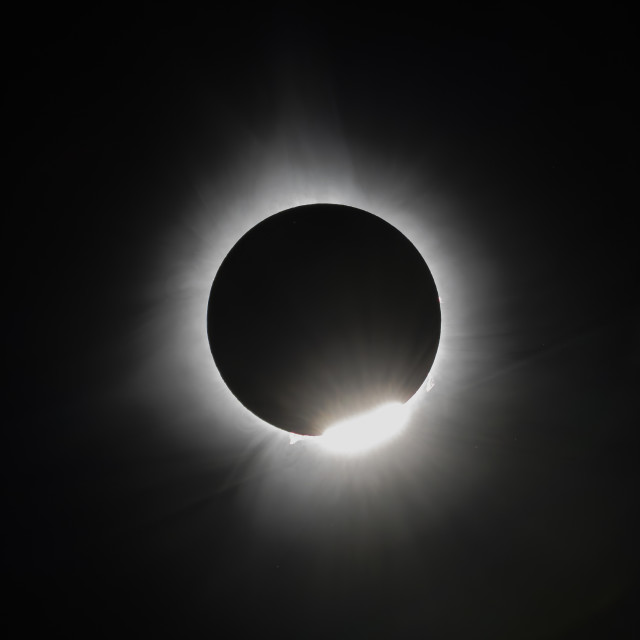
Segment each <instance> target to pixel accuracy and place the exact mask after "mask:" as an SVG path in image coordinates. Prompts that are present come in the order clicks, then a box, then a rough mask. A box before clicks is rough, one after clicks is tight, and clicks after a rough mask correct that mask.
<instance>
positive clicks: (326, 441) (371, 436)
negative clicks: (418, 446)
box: [319, 402, 409, 455]
mask: <svg viewBox="0 0 640 640" xmlns="http://www.w3.org/2000/svg"><path fill="white" fill-rule="evenodd" d="M408 418H409V408H408V406H407V405H406V404H401V403H399V402H390V403H388V404H383V405H381V406H379V407H376V408H375V409H373V410H372V411H368V412H367V413H363V414H360V415H357V416H354V417H352V418H348V419H346V420H343V421H341V422H338V423H337V424H334V425H333V426H331V427H329V428H328V429H326V430H325V432H324V433H323V434H322V436H320V438H319V440H320V444H321V445H322V447H323V448H324V449H326V450H328V451H331V452H333V453H340V454H345V455H355V454H360V453H366V452H368V451H371V450H372V449H375V448H377V447H378V446H380V445H382V444H386V443H388V442H389V441H390V440H392V439H393V438H395V437H396V436H397V435H398V434H400V433H401V432H402V430H403V429H404V427H405V425H406V424H407V420H408Z"/></svg>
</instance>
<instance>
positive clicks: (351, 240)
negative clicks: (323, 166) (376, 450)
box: [207, 204, 441, 448]
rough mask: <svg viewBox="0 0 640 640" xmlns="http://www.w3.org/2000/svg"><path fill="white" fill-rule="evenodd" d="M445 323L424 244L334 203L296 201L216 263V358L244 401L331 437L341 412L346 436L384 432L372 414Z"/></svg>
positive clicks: (413, 380) (408, 392)
mask: <svg viewBox="0 0 640 640" xmlns="http://www.w3.org/2000/svg"><path fill="white" fill-rule="evenodd" d="M440 324H441V318H440V304H439V299H438V292H437V289H436V285H435V282H434V280H433V277H432V276H431V273H430V271H429V268H428V267H427V265H426V263H425V261H424V259H423V257H422V256H421V254H420V253H419V251H418V250H417V249H416V248H415V247H414V246H413V245H412V243H411V242H410V241H409V240H408V239H407V238H406V237H405V236H404V235H403V234H402V233H401V232H400V231H398V230H397V229H396V228H395V227H393V226H392V225H391V224H389V223H387V222H385V221H384V220H382V219H381V218H379V217H378V216H375V215H373V214H371V213H368V212H366V211H363V210H362V209H357V208H355V207H349V206H344V205H338V204H312V205H304V206H298V207H294V208H291V209H288V210H285V211H282V212H280V213H278V214H276V215H273V216H270V217H268V218H266V219H265V220H263V221H262V222H261V223H259V224H258V225H256V226H255V227H253V228H252V229H251V230H250V231H249V232H247V233H246V234H245V235H244V236H243V237H242V238H241V239H240V240H239V241H238V242H237V243H236V244H235V246H234V247H233V248H232V249H231V251H230V252H229V254H228V255H227V257H226V258H225V260H224V261H223V263H222V265H221V267H220V269H219V270H218V273H217V274H216V277H215V280H214V282H213V286H212V288H211V295H210V298H209V306H208V314H207V325H208V335H209V343H210V346H211V351H212V354H213V357H214V360H215V363H216V365H217V367H218V369H219V371H220V374H221V376H222V378H223V380H224V381H225V382H226V384H227V386H228V387H229V389H230V390H231V391H232V393H233V394H234V396H235V397H236V398H237V399H238V400H239V401H240V402H241V403H242V404H243V405H244V406H245V407H246V408H247V409H249V410H250V411H251V412H252V413H253V414H255V415H256V416H258V417H260V418H261V419H263V420H264V421H265V422H267V423H269V424H271V425H274V426H276V427H279V428H281V429H284V430H286V431H289V432H291V433H293V434H298V435H301V436H317V435H320V434H322V433H324V432H325V431H327V430H330V431H331V433H332V438H331V439H332V442H334V443H335V434H336V423H340V424H347V423H348V424H349V425H350V426H349V427H348V429H347V431H348V432H349V433H350V434H351V436H350V437H349V442H350V444H349V446H348V447H347V448H351V445H353V442H354V439H355V440H362V439H367V437H368V436H373V435H374V434H376V435H375V437H374V440H378V439H380V434H381V433H385V429H384V428H383V427H384V425H383V424H382V423H381V422H380V418H379V416H380V415H384V416H386V419H387V420H390V419H391V414H392V413H393V412H390V411H388V410H387V411H385V410H383V411H382V414H381V413H380V411H379V409H380V408H381V407H382V408H384V407H387V406H394V405H402V404H404V403H405V402H406V401H407V400H409V398H411V397H412V396H413V395H414V394H415V392H416V391H417V390H418V389H419V388H420V386H421V385H422V384H423V382H424V381H425V379H426V377H427V374H428V373H429V370H430V368H431V366H432V364H433V362H434V359H435V355H436V351H437V348H438V343H439V339H440ZM374 414H375V415H376V416H378V418H376V419H375V420H374V421H373V422H371V421H369V422H367V420H365V421H364V422H363V421H362V419H358V420H356V417H357V416H362V415H365V416H370V415H374ZM354 420H356V421H357V422H358V424H359V427H358V429H356V431H355V432H354V431H353V429H354V424H355V423H354ZM383 422H384V420H383ZM381 428H382V431H381ZM354 434H355V435H354ZM382 439H384V438H382Z"/></svg>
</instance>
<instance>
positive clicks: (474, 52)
mask: <svg viewBox="0 0 640 640" xmlns="http://www.w3.org/2000/svg"><path fill="white" fill-rule="evenodd" d="M5 29H6V31H7V34H8V37H7V38H6V42H7V44H8V47H7V52H6V54H5V74H4V84H5V92H6V98H5V102H6V104H7V106H8V115H7V116H5V131H6V132H7V134H8V136H7V138H8V142H7V144H6V145H5V149H6V155H7V157H8V160H9V165H10V167H9V172H8V175H7V177H8V183H9V184H8V194H9V196H8V199H7V200H6V201H5V202H6V203H7V204H8V206H7V207H6V210H5V214H4V216H3V227H4V233H3V249H4V251H3V253H4V255H5V257H6V258H7V266H6V267H5V278H4V282H3V284H4V292H5V293H4V296H3V298H4V301H5V303H6V306H5V311H4V312H3V316H4V321H5V324H6V328H5V329H4V331H3V338H4V341H5V344H4V352H5V358H4V360H5V362H6V363H7V365H8V366H7V369H8V370H7V373H8V382H7V384H6V386H5V392H6V400H5V402H4V413H5V416H4V419H3V423H4V428H3V433H4V437H3V446H2V451H3V454H2V457H3V462H2V470H3V474H4V480H3V488H4V490H5V498H4V509H3V521H4V524H3V527H2V529H3V538H4V540H3V543H2V548H3V564H4V567H3V576H4V578H5V581H6V583H7V585H8V591H9V593H10V597H9V598H8V599H6V600H5V603H4V604H6V605H7V607H8V611H9V614H10V615H9V617H8V618H7V625H8V627H9V628H10V629H11V630H10V632H9V635H8V636H7V637H28V635H29V634H30V633H33V632H34V631H36V632H37V633H39V634H41V635H44V634H45V633H46V635H47V636H48V637H58V636H59V637H83V638H92V637H96V638H100V637H104V638H108V637H113V636H123V635H125V636H126V635H128V634H133V633H136V634H138V635H142V636H143V637H146V636H147V635H148V636H151V635H153V636H163V635H166V636H167V637H187V638H190V637H194V638H197V637H205V636H206V637H211V636H212V635H214V634H220V635H225V636H226V635H234V636H239V637H242V635H243V634H248V633H260V634H272V633H273V634H277V635H278V636H280V637H296V638H307V637H308V638H312V637H320V636H323V637H324V636H332V637H349V638H351V637H358V638H359V637H362V638H391V637H396V638H404V637H407V638H409V637H419V636H423V637H428V638H458V637H460V638H492V639H493V638H505V639H507V638H508V639H511V638H602V637H608V638H613V637H616V638H617V637H620V638H624V637H631V635H630V634H631V631H632V629H633V623H634V621H635V618H636V616H635V612H634V608H635V603H636V602H637V597H638V587H637V577H636V575H637V565H638V553H637V542H636V538H637V534H638V530H637V527H635V528H634V522H633V516H634V512H635V498H636V486H637V484H636V481H637V477H638V472H637V467H636V465H637V445H638V437H637V432H636V429H635V422H636V421H637V419H636V407H637V402H636V395H635V391H636V389H635V384H634V383H635V381H636V375H637V364H638V348H639V345H638V332H637V308H636V303H635V298H636V273H637V262H638V260H637V241H636V239H635V236H634V233H633V231H632V225H631V219H632V213H633V212H634V204H635V197H632V196H635V193H632V189H631V184H632V166H633V162H632V157H633V156H632V154H633V153H634V152H635V119H634V118H633V117H632V112H633V111H634V109H633V107H632V93H633V86H634V79H635V77H636V75H637V73H636V67H635V66H634V64H633V58H632V42H633V40H634V38H635V37H636V33H635V25H634V23H633V20H632V18H631V14H630V10H628V9H627V8H626V7H625V5H611V4H609V5H607V9H606V10H604V9H599V10H595V9H593V10H587V9H585V8H584V7H580V8H579V10H576V11H569V10H567V11H558V10H557V9H556V10H546V9H542V8H540V7H534V6H532V7H528V8H524V7H522V6H521V5H520V4H518V8H517V9H515V8H513V7H510V6H502V7H501V6H499V5H493V6H492V7H491V8H490V9H480V8H469V7H466V6H464V5H455V6H451V7H449V9H448V10H447V11H443V10H442V9H438V10H436V9H434V8H429V7H424V8H423V10H422V12H421V13H418V12H417V11H415V10H414V11H408V10H406V9H405V8H403V7H402V6H401V5H398V4H394V5H390V6H387V7H384V8H383V7H380V8H379V9H373V8H371V7H363V8H361V9H357V10H356V9H355V8H354V9H352V10H347V9H346V8H345V7H344V6H339V5H336V6H332V5H315V6H312V7H307V8H305V9H304V10H300V9H299V8H293V7H289V8H286V7H277V8H276V7H273V6H268V7H263V8H261V9H257V10H256V9H254V8H249V7H248V6H247V7H238V8H237V9H235V10H230V9H225V10H222V9H220V8H211V10H209V11H206V12H205V11H202V12H199V13H192V12H190V11H188V10H181V11H178V12H176V10H175V8H173V9H168V8H165V9H162V8H159V7H155V6H151V5H147V6H145V7H142V8H139V9H137V10H136V11H132V12H116V11H114V10H113V9H112V8H111V6H110V5H106V4H105V5H101V6H100V5H92V6H91V8H87V9H85V10H83V11H80V12H78V11H76V10H75V9H74V10H72V9H66V10H64V9H63V10H61V9H59V8H57V7H56V8H51V9H48V10H46V11H44V13H43V12H42V10H36V9H33V11H31V10H24V11H22V12H19V13H14V14H12V15H11V16H10V18H9V20H8V23H7V24H6V26H5ZM283 96H285V97H286V96H289V97H291V96H293V98H292V100H293V102H294V103H295V104H297V105H298V111H296V113H297V119H296V121H295V123H294V124H293V125H292V128H293V129H295V130H296V131H298V132H300V131H301V132H302V133H301V134H300V135H301V137H302V138H304V139H307V140H314V141H316V142H317V143H318V145H319V148H321V147H322V145H323V141H324V138H323V136H324V133H323V132H324V131H325V128H324V127H325V124H326V121H327V116H326V112H327V110H330V111H331V113H332V118H335V119H337V121H338V122H339V130H340V136H341V137H342V140H343V146H344V148H345V149H346V150H347V151H349V152H351V154H352V161H353V165H354V167H355V168H354V171H355V172H356V173H358V172H359V175H360V176H361V183H362V184H364V185H365V186H366V185H367V184H371V183H372V182H373V181H374V178H368V177H367V172H368V171H370V167H369V165H367V161H366V160H365V161H363V162H361V163H360V164H359V160H362V159H363V158H367V157H372V158H373V157H375V158H377V159H378V160H377V161H376V162H377V163H378V164H377V165H376V175H377V176H380V175H383V176H384V175H392V176H393V179H394V180H404V179H406V180H409V181H410V182H411V184H412V185H414V186H412V187H411V189H413V191H414V192H415V193H418V194H424V193H431V192H435V193H437V194H439V195H442V194H445V196H446V198H445V199H447V198H448V199H449V201H453V202H455V203H456V206H455V207H453V208H451V209H450V213H447V211H444V212H443V213H442V214H441V215H440V217H439V218H438V225H437V227H434V228H436V229H437V230H440V231H442V230H446V235H447V237H448V238H452V237H453V238H459V239H460V240H459V243H458V245H457V246H469V247H475V249H474V250H477V251H480V252H481V253H482V255H484V256H490V258H489V260H488V262H489V263H490V264H484V265H478V264H476V263H474V255H476V254H474V253H473V251H470V252H469V253H468V254H466V253H465V252H464V251H463V252H462V254H459V255H457V262H456V264H457V269H458V272H459V273H461V274H462V275H461V276H460V279H461V282H463V283H465V282H466V283H467V284H465V285H463V286H462V288H460V287H459V289H458V292H457V293H456V291H453V292H452V293H449V296H450V297H454V298H455V297H456V295H458V294H459V293H460V292H463V293H464V295H465V296H466V297H465V298H464V300H463V304H462V305H460V304H458V306H457V307H455V308H456V309H458V310H460V309H463V310H464V314H465V323H464V327H465V331H464V332H460V331H458V332H457V333H456V332H453V334H452V338H451V342H450V344H453V345H454V347H453V351H452V352H451V353H452V354H453V355H451V356H450V357H451V358H453V361H459V362H460V363H461V364H460V365H459V368H464V367H466V366H467V364H469V363H473V367H475V368H473V372H474V377H475V379H474V382H473V383H471V382H469V380H468V379H466V380H465V382H464V384H463V383H460V382H456V381H455V380H454V381H450V383H449V384H448V385H447V383H446V381H444V382H443V383H442V384H440V385H436V387H435V388H434V391H433V392H432V393H433V394H434V399H433V401H431V402H432V403H433V406H434V407H436V408H434V409H433V410H434V411H436V412H437V408H438V407H439V408H440V413H439V414H438V415H439V416H440V419H439V420H437V421H434V420H431V421H430V425H431V427H430V430H427V431H426V432H425V430H421V429H420V428H419V427H415V428H414V429H413V430H411V432H410V437H409V436H407V438H406V439H405V440H403V441H402V442H400V443H399V444H397V445H396V446H395V447H392V448H391V449H389V450H388V451H386V452H382V453H381V454H380V456H379V457H378V458H375V456H374V458H375V459H374V458H372V459H370V460H369V461H366V460H365V461H359V462H352V463H348V462H343V463H339V473H337V472H336V468H335V464H337V463H335V464H334V463H330V462H326V461H325V463H319V462H318V461H317V460H316V461H315V462H314V464H316V466H315V467H313V468H310V465H309V463H308V460H306V458H305V456H307V455H308V453H307V452H306V450H305V449H304V448H302V449H301V448H300V447H299V446H298V445H296V447H289V445H288V443H287V442H286V441H280V440H278V441H277V442H275V443H273V442H271V441H269V442H267V438H266V437H262V436H260V437H257V436H255V437H254V436H252V435H249V434H247V433H246V432H244V431H242V430H240V431H238V434H237V435H235V436H233V437H232V436H229V435H228V432H232V431H233V424H230V423H229V420H228V419H227V418H225V419H224V420H223V418H220V419H219V420H218V421H212V422H211V423H210V424H209V428H210V431H211V436H210V437H209V438H208V439H203V438H200V439H197V438H194V437H190V436H188V435H187V434H189V433H190V431H189V430H190V428H191V427H190V424H191V422H192V421H194V422H197V421H198V420H199V419H200V418H199V417H198V415H199V411H200V410H199V407H198V406H197V403H195V404H194V402H193V398H192V397H189V398H188V399H186V396H185V399H184V400H180V399H178V400H170V401H168V402H164V404H162V407H163V410H162V411H159V410H154V408H153V406H152V405H150V403H149V402H147V401H143V400H140V398H138V397H137V394H138V393H139V390H140V388H141V385H142V387H144V389H145V391H146V396H145V398H148V397H152V396H153V394H154V385H155V384H156V382H157V379H158V378H157V376H156V378H153V377H150V378H149V379H148V380H147V381H145V380H144V379H143V380H142V382H140V381H138V384H137V386H136V385H129V383H127V382H126V381H127V380H128V379H129V378H128V376H129V375H130V372H131V371H132V370H137V368H138V367H139V364H140V363H139V360H140V359H141V358H143V357H144V358H146V357H147V356H149V347H148V346H147V347H145V349H147V351H145V350H144V349H143V348H141V347H140V340H142V338H141V337H140V336H141V334H143V333H144V332H145V327H147V326H149V323H151V324H153V322H159V323H160V324H161V323H162V321H163V320H162V317H161V316H162V313H163V311H164V310H166V309H167V308H169V306H170V305H171V304H173V303H174V302H175V304H181V301H180V299H179V297H175V298H173V299H172V298H170V296H169V297H168V298H167V300H168V302H167V301H165V303H164V304H161V305H158V304H154V302H153V301H151V300H150V296H149V291H150V290H153V288H154V286H156V285H158V286H160V288H162V286H164V283H162V282H160V283H159V280H161V279H162V277H163V276H161V275H160V273H161V268H159V267H158V256H159V255H164V256H168V259H172V258H171V256H172V252H173V251H174V244H173V243H174V235H173V234H175V232H176V229H183V227H182V226H181V225H183V224H184V225H186V226H188V220H187V218H188V214H187V212H189V211H191V210H192V207H193V203H194V202H196V201H198V198H199V197H200V196H199V194H198V191H197V184H198V182H199V181H200V183H201V182H202V175H203V174H204V175H207V176H209V177H210V178H209V179H210V181H211V183H212V184H216V185H219V184H226V185H227V192H228V191H229V190H230V191H233V190H234V189H236V190H239V191H241V190H244V189H249V188H251V186H252V185H251V184H249V183H248V182H247V175H249V176H250V175H251V171H250V170H246V171H243V172H242V178H241V179H240V178H237V177H236V175H237V170H236V169H235V168H237V167H238V166H240V165H241V164H242V154H243V152H244V149H245V148H246V140H247V139H251V140H253V141H255V144H256V145H257V146H258V147H260V145H262V146H267V147H268V146H269V144H271V143H270V140H272V139H273V133H274V131H276V130H278V131H279V130H281V129H283V130H284V131H285V133H284V134H282V135H283V137H284V138H286V137H287V133H286V131H288V130H289V129H288V127H289V125H290V116H291V114H290V112H288V111H287V110H286V109H284V110H283V108H282V99H283ZM300 114H303V116H301V115H300ZM305 135H306V138H305ZM293 162H294V163H295V158H294V159H293ZM234 167H235V168H234ZM234 172H235V173H234ZM633 177H634V178H635V173H633ZM255 179H256V181H258V179H259V176H256V178H255ZM308 179H309V180H310V181H313V179H314V178H313V172H311V173H310V176H309V178H308ZM243 181H244V182H243ZM229 185H231V186H229ZM214 191H215V189H214ZM211 197H212V198H213V200H214V201H215V193H214V194H213V195H212V196H211ZM420 197H422V196H420ZM420 197H418V196H416V198H417V200H420ZM425 197H426V196H425ZM416 208H417V209H420V207H414V209H416ZM223 210H224V207H223V206H220V207H217V208H216V207H214V208H213V209H212V211H211V217H212V218H215V217H216V216H223V215H224V211H223ZM448 211H449V210H448ZM272 212H273V211H272ZM374 213H375V211H374ZM234 215H238V216H240V217H241V216H242V213H241V212H240V213H235V214H234ZM424 215H425V216H428V212H426V211H425V213H424ZM188 232H189V233H191V234H194V236H197V234H198V229H197V228H191V227H189V231H188ZM436 232H437V231H436ZM183 237H184V236H181V238H183ZM443 237H444V231H443ZM175 243H176V245H177V243H178V240H175ZM182 243H183V245H184V240H182ZM196 244H197V242H196V241H195V240H194V241H193V246H196ZM181 246H182V245H181ZM181 255H183V254H181ZM195 258H196V256H195V253H194V260H195ZM426 259H427V261H429V257H428V256H427V257H426ZM191 268H192V267H190V263H189V261H188V260H187V261H185V262H184V264H183V269H184V271H185V272H189V270H190V269H191ZM193 268H195V267H193ZM479 274H480V275H479ZM488 274H490V275H488ZM435 275H436V282H437V283H438V280H437V274H435ZM213 276H214V273H210V274H208V275H207V274H204V276H203V277H204V278H205V280H206V279H207V277H208V278H209V283H210V282H211V281H212V280H213ZM207 286H208V285H207ZM439 286H440V285H439ZM443 296H444V299H445V304H446V299H447V297H446V291H445V292H444V294H443ZM172 301H173V302H172ZM205 304H206V301H205ZM445 315H446V314H445ZM454 315H455V314H454ZM458 319H459V316H458ZM452 322H453V324H454V325H455V323H456V318H453V320H452ZM456 326H458V327H459V326H462V325H461V324H460V323H459V324H458V325H456ZM202 330H203V331H205V318H204V316H203V318H202ZM154 335H155V334H154ZM170 335H172V334H171V332H165V334H162V333H160V334H158V337H157V338H151V339H148V340H147V341H146V342H145V343H144V344H145V345H153V344H154V340H156V342H157V347H158V349H162V348H165V347H167V345H166V344H163V342H162V341H163V340H164V337H163V336H170ZM168 348H171V345H169V346H168ZM180 348H181V346H180V345H175V349H180ZM143 352H144V353H143ZM476 356H477V357H476ZM456 358H457V360H456ZM211 366H212V367H213V366H214V365H213V361H212V360H211ZM143 371H148V369H143ZM478 372H479V373H478ZM183 373H184V372H181V371H176V372H175V374H174V372H166V371H165V372H161V373H159V374H158V375H159V376H161V377H162V376H164V382H165V383H166V385H168V386H170V385H171V384H172V379H171V378H172V376H173V375H175V376H176V380H177V379H178V378H179V377H180V376H181V375H182V374H183ZM463 377H464V376H463ZM128 385H129V386H128ZM179 394H180V391H179V390H178V391H177V392H176V395H175V396H172V398H173V397H176V398H177V397H178V396H179ZM157 395H158V398H160V396H161V395H162V390H161V389H159V390H158V392H157ZM172 402H173V405H172V404H171V403H172ZM428 404H429V403H427V405H428ZM167 407H168V409H167ZM172 407H173V410H172ZM186 407H188V408H186ZM425 410H426V409H425ZM234 433H235V432H234ZM425 434H426V435H425ZM407 441H409V443H407ZM203 442H206V443H208V444H206V445H205V444H203ZM266 450H268V451H269V452H270V453H269V455H268V456H267V454H266V453H265V451H266ZM309 455H310V454H309ZM384 456H386V458H385V457H384ZM381 461H382V462H381ZM323 464H325V465H326V466H325V467H323ZM332 465H333V466H332ZM304 482H307V483H308V484H307V485H306V486H307V488H306V489H305V491H306V493H304V492H299V493H297V494H296V496H297V497H298V500H299V501H298V502H296V501H295V500H296V498H295V497H293V498H292V495H291V492H292V491H293V489H291V486H292V484H294V485H295V484H304ZM301 491H302V490H301ZM301 496H302V497H301ZM265 523H268V524H265ZM229 625H231V627H229ZM223 629H226V630H224V631H223ZM229 629H231V630H229Z"/></svg>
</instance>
